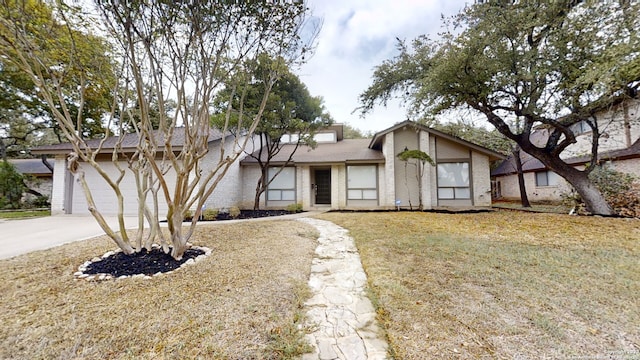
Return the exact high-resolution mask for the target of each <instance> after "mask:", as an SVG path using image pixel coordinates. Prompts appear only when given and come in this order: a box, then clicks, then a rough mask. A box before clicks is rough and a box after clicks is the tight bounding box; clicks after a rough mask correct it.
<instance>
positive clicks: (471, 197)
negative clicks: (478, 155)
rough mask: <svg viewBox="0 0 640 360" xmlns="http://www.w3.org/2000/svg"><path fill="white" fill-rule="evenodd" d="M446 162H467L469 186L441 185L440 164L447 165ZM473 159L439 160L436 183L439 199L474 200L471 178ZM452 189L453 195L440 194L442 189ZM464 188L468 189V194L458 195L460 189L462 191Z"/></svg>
mask: <svg viewBox="0 0 640 360" xmlns="http://www.w3.org/2000/svg"><path fill="white" fill-rule="evenodd" d="M445 164H467V186H448V185H447V186H440V169H439V165H445ZM471 179H472V178H471V160H453V161H439V162H438V163H437V164H436V184H437V186H436V187H437V190H436V196H437V198H438V200H472V199H473V193H472V191H471V188H472V184H473V182H472V180H471ZM441 189H442V190H450V191H451V192H452V193H453V197H441V196H440V190H441ZM462 190H466V192H467V194H468V196H466V197H462V196H460V197H458V196H457V193H458V191H462Z"/></svg>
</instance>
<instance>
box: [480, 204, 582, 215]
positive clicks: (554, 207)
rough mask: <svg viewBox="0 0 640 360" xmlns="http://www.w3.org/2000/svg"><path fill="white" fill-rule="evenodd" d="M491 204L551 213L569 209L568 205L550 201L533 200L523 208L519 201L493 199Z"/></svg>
mask: <svg viewBox="0 0 640 360" xmlns="http://www.w3.org/2000/svg"><path fill="white" fill-rule="evenodd" d="M491 206H492V207H494V208H499V209H512V210H523V211H529V212H543V213H551V214H568V213H569V211H571V207H570V206H567V205H563V204H561V203H552V202H533V203H531V207H528V208H525V207H522V204H521V203H520V201H495V202H493V203H492V204H491Z"/></svg>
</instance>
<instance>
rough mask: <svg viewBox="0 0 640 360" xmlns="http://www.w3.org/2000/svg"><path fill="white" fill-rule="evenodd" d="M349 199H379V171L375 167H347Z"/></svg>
mask: <svg viewBox="0 0 640 360" xmlns="http://www.w3.org/2000/svg"><path fill="white" fill-rule="evenodd" d="M347 199H348V200H376V199H378V171H377V167H376V166H375V165H353V166H347Z"/></svg>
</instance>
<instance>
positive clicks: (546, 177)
mask: <svg viewBox="0 0 640 360" xmlns="http://www.w3.org/2000/svg"><path fill="white" fill-rule="evenodd" d="M559 180H560V177H559V176H558V174H556V173H554V172H553V171H536V186H557V185H558V182H559Z"/></svg>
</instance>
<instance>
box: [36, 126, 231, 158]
mask: <svg viewBox="0 0 640 360" xmlns="http://www.w3.org/2000/svg"><path fill="white" fill-rule="evenodd" d="M184 130H185V128H184V127H177V128H175V129H174V131H173V136H172V137H171V146H172V147H173V148H174V149H175V150H180V149H182V146H183V145H184V140H185V131H184ZM154 135H155V137H156V140H157V141H158V144H161V143H163V142H164V134H163V133H162V132H160V131H159V130H155V131H154ZM119 139H120V137H119V136H110V137H108V138H107V139H106V140H105V141H104V144H103V145H102V150H101V152H102V153H110V152H112V151H113V149H114V147H115V146H116V145H117V144H118V141H119ZM220 139H222V132H221V131H219V130H217V129H209V142H212V141H216V140H220ZM138 140H139V137H138V134H136V133H130V134H125V135H124V138H123V139H122V144H121V148H122V150H123V151H124V152H132V151H134V150H135V149H136V146H137V145H138ZM101 141H102V139H90V140H86V143H87V146H89V148H91V149H97V148H98V146H100V142H101ZM72 151H73V146H72V145H71V143H68V142H67V143H60V144H53V145H43V146H38V147H35V148H33V149H31V153H32V154H68V153H70V152H72Z"/></svg>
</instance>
